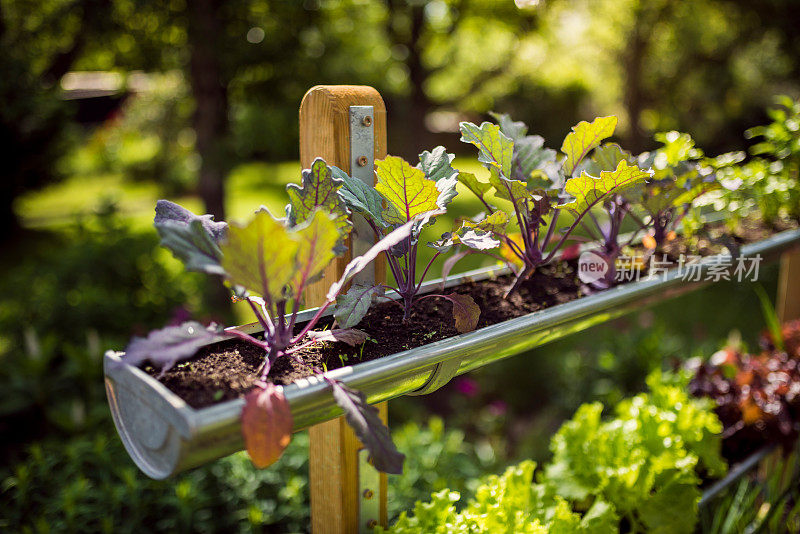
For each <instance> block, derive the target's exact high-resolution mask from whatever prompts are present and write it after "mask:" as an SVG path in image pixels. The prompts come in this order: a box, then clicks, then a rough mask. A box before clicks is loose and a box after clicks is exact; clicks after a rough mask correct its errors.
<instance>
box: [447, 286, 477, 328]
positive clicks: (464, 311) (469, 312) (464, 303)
mask: <svg viewBox="0 0 800 534" xmlns="http://www.w3.org/2000/svg"><path fill="white" fill-rule="evenodd" d="M442 296H443V297H444V298H446V299H447V300H449V301H450V302H452V303H453V319H455V322H456V330H458V331H459V332H461V333H462V334H463V333H465V332H472V331H473V330H475V328H477V326H478V319H480V317H481V309H480V307H479V306H478V305H477V304H476V303H475V301H474V300H473V299H472V297H470V296H469V295H461V294H459V293H451V294H449V295H442Z"/></svg>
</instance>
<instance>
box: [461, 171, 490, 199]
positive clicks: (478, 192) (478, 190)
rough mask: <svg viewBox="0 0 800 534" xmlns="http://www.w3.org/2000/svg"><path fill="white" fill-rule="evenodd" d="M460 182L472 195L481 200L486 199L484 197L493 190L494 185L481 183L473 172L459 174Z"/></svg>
mask: <svg viewBox="0 0 800 534" xmlns="http://www.w3.org/2000/svg"><path fill="white" fill-rule="evenodd" d="M458 181H459V182H461V183H462V184H464V186H466V188H467V189H469V190H470V191H472V193H473V194H474V195H475V196H476V197H478V198H480V199H481V200H483V199H484V198H483V197H484V196H485V195H486V193H488V192H489V189H491V188H492V184H487V183H486V182H481V181H479V180H478V179H477V178H476V177H475V175H474V174H472V173H471V172H460V173H458Z"/></svg>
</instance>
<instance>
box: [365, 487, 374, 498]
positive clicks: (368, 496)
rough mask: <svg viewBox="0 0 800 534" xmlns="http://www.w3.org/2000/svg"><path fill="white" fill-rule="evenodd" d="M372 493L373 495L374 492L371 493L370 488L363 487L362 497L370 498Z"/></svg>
mask: <svg viewBox="0 0 800 534" xmlns="http://www.w3.org/2000/svg"><path fill="white" fill-rule="evenodd" d="M374 495H375V493H373V492H372V490H371V489H365V490H364V498H365V499H371V498H372V497H373V496H374Z"/></svg>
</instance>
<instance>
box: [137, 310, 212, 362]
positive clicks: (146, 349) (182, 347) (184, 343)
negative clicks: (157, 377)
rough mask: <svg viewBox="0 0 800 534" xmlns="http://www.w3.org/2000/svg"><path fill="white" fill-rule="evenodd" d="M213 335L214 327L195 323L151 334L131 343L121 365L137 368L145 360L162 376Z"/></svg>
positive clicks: (191, 322)
mask: <svg viewBox="0 0 800 534" xmlns="http://www.w3.org/2000/svg"><path fill="white" fill-rule="evenodd" d="M217 333H218V332H217V326H216V325H213V324H212V325H209V326H208V327H205V326H203V325H201V324H200V323H198V322H197V321H189V322H186V323H183V324H182V325H180V326H168V327H166V328H162V329H161V330H153V331H152V332H150V333H149V334H148V335H147V337H134V338H133V339H131V341H130V343H128V347H127V348H126V349H125V356H124V357H123V358H122V361H123V362H124V363H126V364H128V365H135V366H138V365H140V364H141V363H142V362H144V361H148V360H149V361H150V362H151V363H152V364H153V365H154V366H156V367H159V368H160V369H161V373H162V374H164V373H165V372H167V371H168V370H169V369H170V368H171V367H172V366H173V365H175V363H176V362H178V361H180V360H184V359H186V358H189V357H191V356H194V354H195V353H196V352H197V350H198V349H199V348H200V347H202V346H203V345H206V344H208V343H210V342H212V341H214V339H215V338H216V336H217Z"/></svg>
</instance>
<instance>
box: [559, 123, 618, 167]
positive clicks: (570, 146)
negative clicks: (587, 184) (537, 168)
mask: <svg viewBox="0 0 800 534" xmlns="http://www.w3.org/2000/svg"><path fill="white" fill-rule="evenodd" d="M616 127H617V118H616V117H614V116H610V117H597V118H596V119H595V120H593V121H592V122H586V121H581V122H579V123H578V124H576V125H575V126H573V127H572V132H570V133H569V134H567V136H566V137H565V138H564V143H563V144H562V145H561V152H563V153H564V154H565V155H566V156H567V159H566V160H564V174H566V175H567V176H571V175H572V173H573V171H574V170H575V169H576V168H577V166H578V163H580V162H581V160H582V159H583V158H584V157H585V156H586V154H588V153H589V151H590V150H592V149H593V148H595V147H597V146H599V145H600V142H601V141H602V140H603V139H605V138H606V137H610V136H611V135H613V134H614V129H615V128H616Z"/></svg>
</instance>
